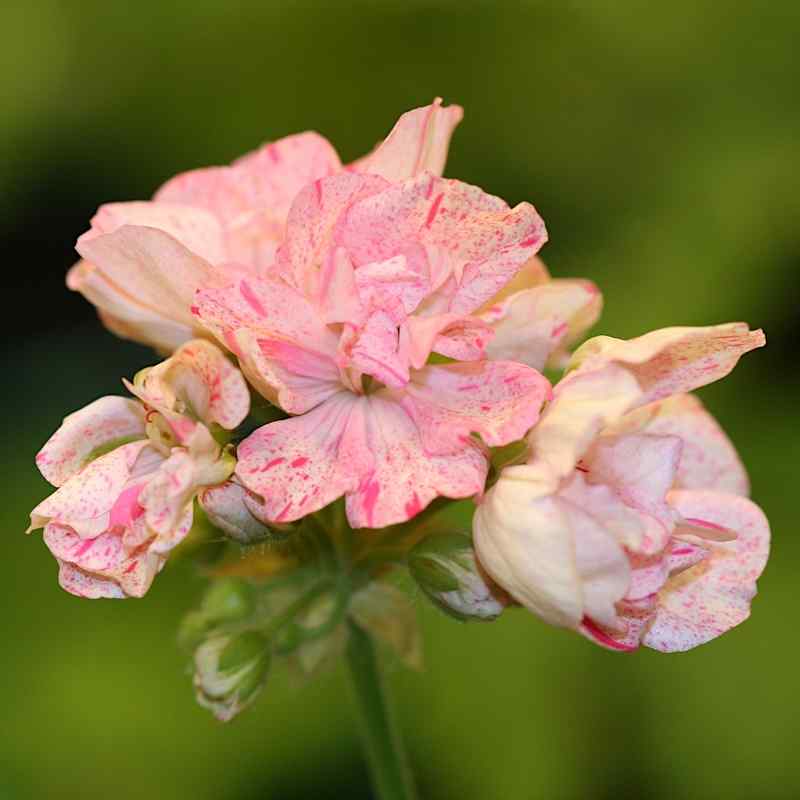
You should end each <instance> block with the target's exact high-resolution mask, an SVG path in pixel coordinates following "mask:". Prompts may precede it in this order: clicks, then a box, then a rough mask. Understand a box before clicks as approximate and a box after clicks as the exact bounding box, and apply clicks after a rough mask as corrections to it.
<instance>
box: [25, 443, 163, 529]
mask: <svg viewBox="0 0 800 800" xmlns="http://www.w3.org/2000/svg"><path fill="white" fill-rule="evenodd" d="M145 448H148V449H150V447H149V443H148V441H147V440H144V441H139V442H131V443H130V444H124V445H122V446H121V447H118V448H116V449H115V450H112V451H111V452H110V453H107V454H106V455H104V456H100V458H97V459H95V460H94V461H92V462H90V463H89V464H88V465H87V466H85V467H84V468H83V469H82V470H81V471H80V472H78V473H76V474H75V475H73V476H72V477H71V478H70V479H69V480H68V481H67V482H66V483H64V484H63V485H62V486H61V488H59V489H58V490H57V491H55V492H54V493H53V494H51V495H50V496H49V497H48V498H46V499H45V500H43V501H42V502H41V503H39V505H38V506H36V508H34V509H33V511H32V512H31V528H30V529H31V530H35V529H36V528H41V527H44V526H45V525H47V524H48V523H51V522H54V523H58V524H61V525H68V526H70V527H71V528H73V529H74V530H75V532H76V533H77V534H78V535H79V536H81V537H82V538H91V537H94V536H98V535H99V534H101V533H103V532H104V531H106V530H107V529H108V527H109V523H110V516H111V511H112V508H113V507H114V504H115V503H116V501H117V499H118V498H119V496H120V494H122V491H123V490H124V489H125V487H126V484H127V483H128V481H129V480H131V478H132V477H133V476H134V474H135V472H134V470H135V466H136V462H137V460H138V459H139V457H140V456H141V455H143V451H144V450H145Z"/></svg>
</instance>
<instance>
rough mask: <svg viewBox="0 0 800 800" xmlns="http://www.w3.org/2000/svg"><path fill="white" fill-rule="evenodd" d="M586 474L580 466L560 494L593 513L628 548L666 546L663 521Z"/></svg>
mask: <svg viewBox="0 0 800 800" xmlns="http://www.w3.org/2000/svg"><path fill="white" fill-rule="evenodd" d="M584 476H585V473H584V472H583V470H582V469H581V468H579V469H577V470H576V471H575V472H574V473H573V474H572V475H571V476H570V477H569V478H568V479H567V481H566V482H564V483H563V485H562V487H561V488H560V489H559V492H558V495H559V497H561V498H563V499H564V500H568V501H569V502H570V503H572V504H573V505H575V506H577V507H578V508H582V509H583V510H584V511H586V513H587V514H591V516H592V517H594V519H595V520H597V522H598V523H599V524H601V525H602V526H603V527H604V528H605V529H606V530H608V531H609V532H610V533H612V534H613V536H614V538H615V539H616V540H617V541H618V542H619V543H620V544H622V545H623V546H625V547H626V548H627V549H628V550H631V551H633V552H637V553H643V552H645V553H653V552H658V551H660V549H661V548H663V544H664V539H665V535H666V532H667V531H666V528H665V526H664V525H663V524H662V523H661V522H659V521H658V520H657V519H654V518H653V517H651V516H649V515H647V514H644V513H642V512H641V511H637V510H636V509H635V508H631V507H630V506H628V505H626V504H625V503H624V502H623V500H622V498H621V497H620V496H619V495H618V494H617V492H615V491H614V490H612V489H611V488H610V487H608V486H605V485H604V484H602V483H588V482H587V481H586V480H585V477H584Z"/></svg>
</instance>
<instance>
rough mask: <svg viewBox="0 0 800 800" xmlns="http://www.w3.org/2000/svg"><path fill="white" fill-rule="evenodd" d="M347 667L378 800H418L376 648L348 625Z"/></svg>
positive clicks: (355, 626)
mask: <svg viewBox="0 0 800 800" xmlns="http://www.w3.org/2000/svg"><path fill="white" fill-rule="evenodd" d="M347 664H348V666H349V668H350V678H351V683H352V685H353V694H354V695H355V700H356V705H357V706H358V716H359V724H360V728H361V740H362V744H363V746H364V751H365V753H366V756H367V762H368V764H369V771H370V775H371V777H372V784H373V787H374V789H375V792H376V797H377V798H378V800H416V797H417V793H416V790H415V789H414V783H413V781H412V778H411V772H410V770H409V768H408V764H407V761H406V755H405V751H404V749H403V742H402V739H401V738H400V733H399V731H398V729H397V726H396V725H395V721H394V718H393V715H392V710H391V708H390V707H389V697H388V693H387V690H386V686H385V684H384V682H383V677H382V675H381V671H380V664H379V663H378V656H377V653H376V652H375V645H374V644H373V642H372V639H371V638H370V636H369V635H368V634H367V633H365V632H364V631H363V630H361V628H359V627H358V626H357V625H355V624H354V623H353V622H350V623H349V624H348V637H347Z"/></svg>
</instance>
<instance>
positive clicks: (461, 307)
mask: <svg viewBox="0 0 800 800" xmlns="http://www.w3.org/2000/svg"><path fill="white" fill-rule="evenodd" d="M336 241H337V243H338V244H341V245H343V246H344V247H346V248H347V250H348V252H349V253H350V256H351V258H352V259H353V263H354V264H355V266H356V269H358V267H359V266H361V265H363V264H368V263H370V262H374V261H385V260H386V259H388V258H391V257H392V256H395V255H398V254H399V253H401V252H403V251H404V250H405V249H406V248H407V247H408V243H409V242H419V243H421V244H422V245H424V246H425V247H426V248H428V249H429V250H431V251H433V252H432V253H430V254H429V260H430V258H431V256H432V255H438V256H444V257H445V258H446V260H447V261H448V262H449V269H448V271H449V273H450V274H451V276H452V277H451V280H450V282H449V284H448V285H447V287H443V289H442V290H441V291H443V292H445V294H446V295H447V296H448V303H447V305H448V307H447V308H445V309H442V310H449V311H452V312H454V313H457V314H468V313H470V312H471V311H474V310H475V309H476V308H478V307H480V306H481V305H482V304H483V303H484V302H485V301H486V300H488V299H489V298H490V297H492V296H494V295H495V294H497V292H499V291H500V289H502V288H503V286H505V284H506V283H508V282H509V281H510V280H511V279H512V278H513V277H514V275H515V274H516V273H517V272H518V271H519V270H520V269H522V267H523V266H524V265H525V264H526V263H527V262H528V261H529V260H530V259H531V257H532V256H534V255H535V254H536V252H537V251H538V250H539V248H540V247H542V245H543V244H544V243H545V242H546V241H547V232H546V231H545V227H544V223H543V222H542V219H541V218H540V217H539V215H538V214H537V213H536V209H534V207H533V206H531V205H530V204H529V203H521V204H520V205H518V206H516V208H514V209H510V208H509V207H508V205H507V204H506V203H505V202H504V201H503V200H501V199H500V198H499V197H494V196H492V195H489V194H486V193H485V192H483V191H482V190H481V189H479V188H478V187H477V186H470V185H469V184H466V183H461V182H460V181H454V180H446V179H444V178H437V177H435V176H433V175H428V174H424V175H420V176H419V177H417V178H413V179H411V180H408V181H405V182H403V183H401V184H397V185H394V186H391V187H389V188H387V189H385V191H379V192H376V193H375V192H374V193H371V194H370V196H368V197H366V198H364V199H360V200H358V201H357V202H356V200H355V199H353V200H351V201H350V207H349V209H348V211H347V214H346V215H345V216H344V217H343V218H342V220H341V223H340V224H339V226H338V228H337V231H336ZM437 271H438V269H437ZM433 272H434V271H433V270H431V278H433Z"/></svg>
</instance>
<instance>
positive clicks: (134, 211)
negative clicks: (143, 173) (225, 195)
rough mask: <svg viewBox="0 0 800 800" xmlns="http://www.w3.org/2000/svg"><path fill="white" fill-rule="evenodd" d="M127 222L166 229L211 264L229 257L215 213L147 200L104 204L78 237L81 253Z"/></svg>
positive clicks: (137, 225)
mask: <svg viewBox="0 0 800 800" xmlns="http://www.w3.org/2000/svg"><path fill="white" fill-rule="evenodd" d="M124 225H132V226H136V227H146V228H156V229H158V230H160V231H163V232H164V233H167V234H169V235H170V236H171V237H172V238H173V239H175V240H176V241H178V242H180V243H181V244H182V245H183V246H184V247H185V248H186V249H187V250H189V251H190V252H192V253H194V254H195V255H197V256H200V257H201V258H202V259H204V260H205V261H208V262H209V263H210V264H218V263H220V262H222V261H225V260H226V253H225V246H224V243H223V238H222V227H221V226H220V224H219V222H218V220H217V218H216V217H215V216H214V215H213V214H210V213H209V212H208V211H204V210H203V209H201V208H191V207H189V206H184V205H177V204H173V203H152V202H146V201H134V202H130V203H107V204H106V205H103V206H100V208H99V209H98V210H97V213H96V214H95V215H94V217H92V221H91V226H92V227H91V228H90V229H89V230H88V231H87V232H86V233H84V234H83V236H81V237H80V239H78V250H79V252H80V253H81V255H84V256H85V254H84V253H83V250H82V246H83V245H84V244H86V243H87V242H89V241H91V240H92V239H96V238H97V237H98V236H102V235H104V234H109V233H114V232H115V231H117V230H119V229H120V228H121V227H123V226H124Z"/></svg>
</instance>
